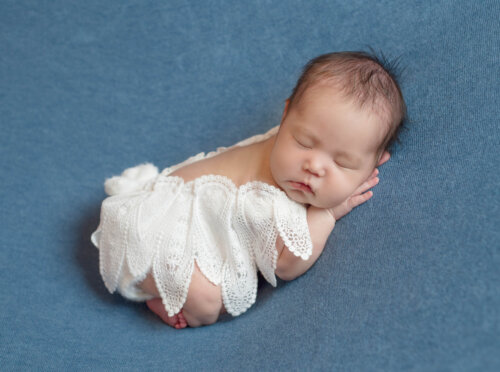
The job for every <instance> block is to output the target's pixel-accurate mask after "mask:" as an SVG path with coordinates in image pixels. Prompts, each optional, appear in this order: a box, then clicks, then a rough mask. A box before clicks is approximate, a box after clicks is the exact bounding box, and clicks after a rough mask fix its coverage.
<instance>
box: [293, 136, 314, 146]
mask: <svg viewBox="0 0 500 372" xmlns="http://www.w3.org/2000/svg"><path fill="white" fill-rule="evenodd" d="M294 138H295V137H294ZM295 142H297V143H298V144H299V146H300V147H303V148H305V149H311V147H307V146H306V145H304V144H303V143H302V142H300V141H299V140H298V139H297V138H295Z"/></svg>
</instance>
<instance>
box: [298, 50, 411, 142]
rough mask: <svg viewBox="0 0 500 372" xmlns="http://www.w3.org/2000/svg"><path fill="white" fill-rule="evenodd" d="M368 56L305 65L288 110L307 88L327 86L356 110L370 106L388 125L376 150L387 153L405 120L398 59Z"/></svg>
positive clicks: (334, 56)
mask: <svg viewBox="0 0 500 372" xmlns="http://www.w3.org/2000/svg"><path fill="white" fill-rule="evenodd" d="M370 51H371V53H368V52H363V51H359V52H335V53H328V54H323V55H320V56H318V57H316V58H314V59H312V60H311V61H309V62H308V63H307V64H306V65H305V67H304V69H303V71H302V74H301V76H300V78H299V79H298V81H297V84H296V85H295V88H294V89H293V91H292V95H291V96H290V97H289V100H290V103H289V105H290V107H292V106H293V105H296V104H297V103H298V102H299V101H300V98H301V97H302V95H303V93H304V92H305V91H306V89H307V88H309V87H311V86H313V85H317V84H320V83H321V84H331V85H333V86H334V87H336V88H339V89H340V92H341V93H343V94H344V96H345V97H347V98H351V99H353V100H354V102H355V103H356V104H357V105H358V106H359V107H360V108H363V107H365V106H366V105H370V108H371V109H374V110H375V111H376V112H377V114H378V115H379V117H380V118H381V119H382V120H383V121H384V122H386V123H387V124H388V126H389V130H388V132H387V135H386V137H385V138H384V141H383V142H382V144H381V147H380V149H384V150H386V149H388V148H389V147H391V146H392V144H393V143H394V142H395V141H398V142H400V140H399V138H398V135H399V133H400V130H401V129H402V127H403V126H404V124H405V122H406V120H407V113H406V104H405V101H404V99H403V94H402V93H401V88H400V87H399V83H398V79H399V77H398V76H397V75H399V74H400V73H399V58H398V59H395V60H393V61H388V60H387V59H386V58H385V56H384V55H383V54H382V53H380V57H378V56H377V55H376V54H375V52H374V51H373V49H371V48H370Z"/></svg>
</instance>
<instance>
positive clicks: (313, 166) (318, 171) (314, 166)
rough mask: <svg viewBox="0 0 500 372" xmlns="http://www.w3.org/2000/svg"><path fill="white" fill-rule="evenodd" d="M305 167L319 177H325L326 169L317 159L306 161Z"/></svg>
mask: <svg viewBox="0 0 500 372" xmlns="http://www.w3.org/2000/svg"><path fill="white" fill-rule="evenodd" d="M304 169H305V170H306V171H307V172H309V173H312V174H313V175H315V176H317V177H323V176H324V175H325V170H324V169H323V167H322V166H321V165H320V164H319V162H317V161H308V162H306V163H304Z"/></svg>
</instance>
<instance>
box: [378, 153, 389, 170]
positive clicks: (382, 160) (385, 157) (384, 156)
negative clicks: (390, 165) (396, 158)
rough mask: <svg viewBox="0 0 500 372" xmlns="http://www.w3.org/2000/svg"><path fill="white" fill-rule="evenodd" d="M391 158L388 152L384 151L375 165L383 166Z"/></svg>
mask: <svg viewBox="0 0 500 372" xmlns="http://www.w3.org/2000/svg"><path fill="white" fill-rule="evenodd" d="M390 158H391V154H389V152H388V151H384V152H383V153H382V155H381V156H380V158H379V160H378V163H377V167H379V166H381V165H382V164H384V163H385V162H386V161H388V160H389V159H390Z"/></svg>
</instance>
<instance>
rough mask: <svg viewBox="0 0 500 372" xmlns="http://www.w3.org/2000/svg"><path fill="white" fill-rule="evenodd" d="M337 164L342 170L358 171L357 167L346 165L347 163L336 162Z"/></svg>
mask: <svg viewBox="0 0 500 372" xmlns="http://www.w3.org/2000/svg"><path fill="white" fill-rule="evenodd" d="M334 162H335V164H337V165H338V166H339V167H340V168H344V169H356V168H355V167H353V166H351V165H350V164H346V163H339V162H338V161H335V160H334Z"/></svg>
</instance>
